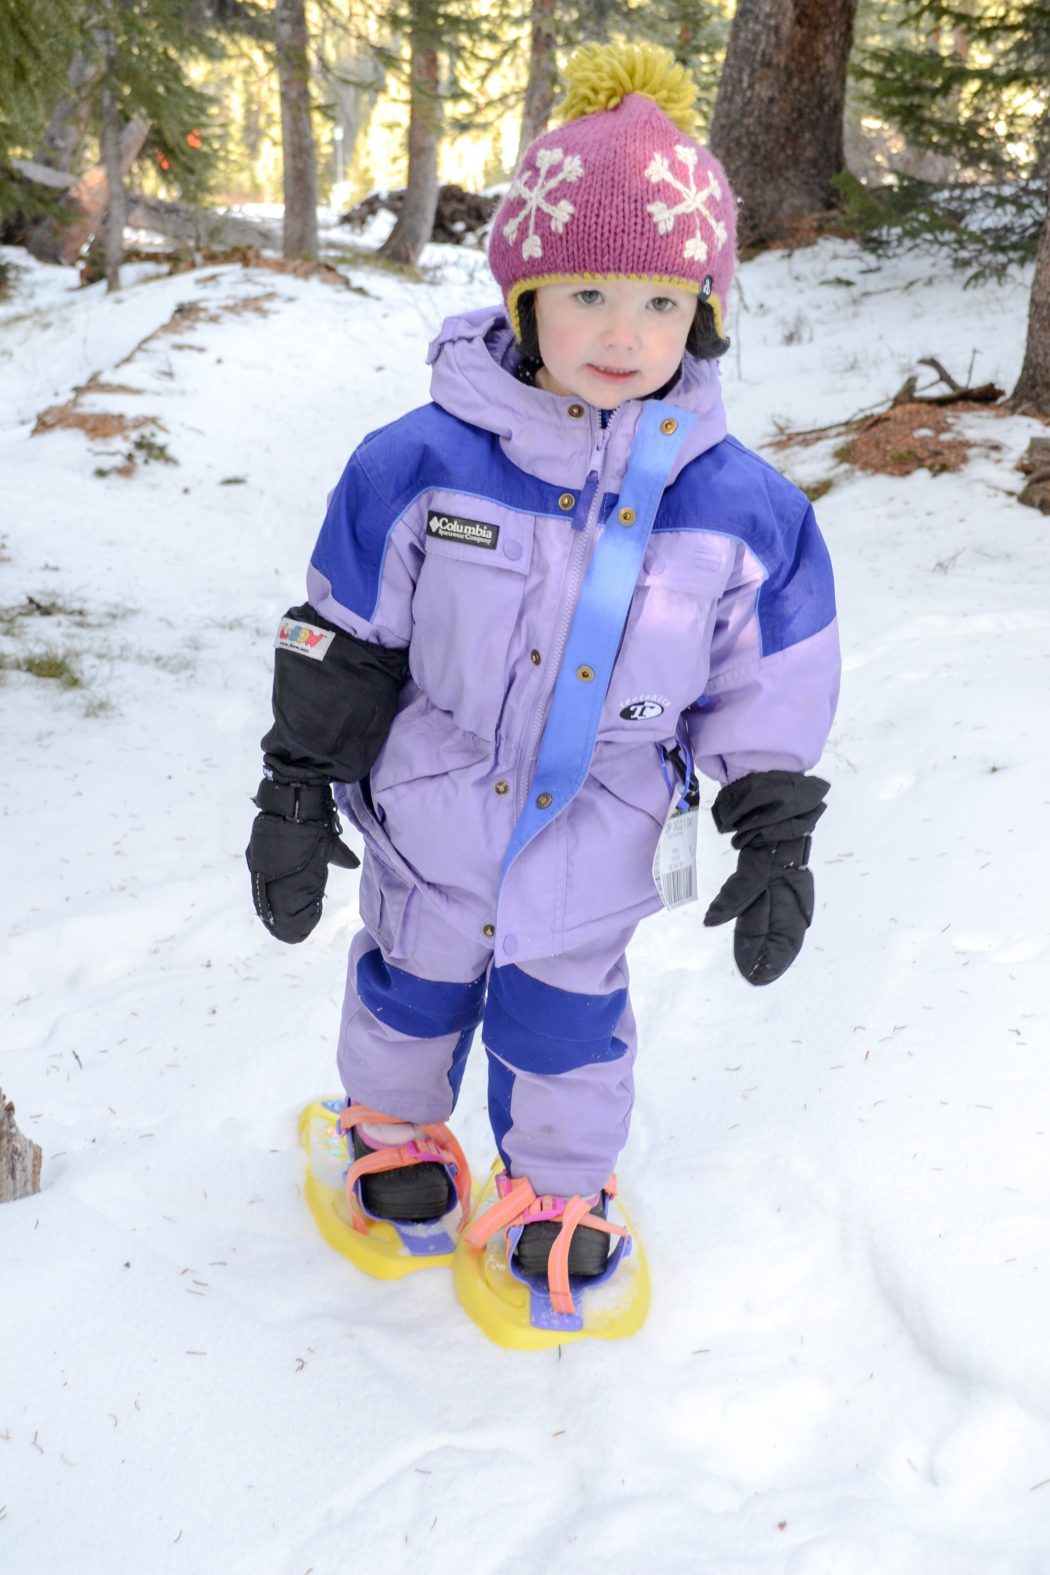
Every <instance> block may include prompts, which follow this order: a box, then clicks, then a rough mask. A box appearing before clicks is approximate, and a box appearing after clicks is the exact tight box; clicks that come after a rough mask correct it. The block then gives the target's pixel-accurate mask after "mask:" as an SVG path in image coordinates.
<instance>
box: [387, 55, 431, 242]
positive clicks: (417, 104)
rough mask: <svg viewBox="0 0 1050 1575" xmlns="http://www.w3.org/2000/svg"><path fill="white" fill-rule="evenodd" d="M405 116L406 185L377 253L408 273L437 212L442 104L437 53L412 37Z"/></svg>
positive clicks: (428, 236) (427, 238)
mask: <svg viewBox="0 0 1050 1575" xmlns="http://www.w3.org/2000/svg"><path fill="white" fill-rule="evenodd" d="M411 95H412V96H411V101H410V107H409V114H408V184H407V186H406V188H405V201H404V206H403V207H402V209H401V212H400V214H399V215H398V220H397V223H396V224H395V225H394V228H393V229H392V230H391V232H390V234H389V235H388V236H387V238H386V240H385V241H384V242H383V245H382V246H381V247H380V249H379V255H380V257H385V258H386V260H387V261H388V262H393V263H399V264H400V265H401V266H402V267H405V268H411V267H413V266H414V265H415V263H417V262H418V260H419V254H420V252H421V251H422V250H423V247H424V246H425V245H426V244H427V241H429V239H430V235H431V231H432V230H433V228H434V215H435V213H436V212H437V199H438V179H437V152H438V141H439V139H440V124H441V105H440V100H439V99H438V57H437V50H436V49H432V48H430V47H429V44H428V43H426V44H425V43H424V42H423V40H422V38H421V36H420V34H419V33H418V32H414V33H413V35H412V89H411Z"/></svg>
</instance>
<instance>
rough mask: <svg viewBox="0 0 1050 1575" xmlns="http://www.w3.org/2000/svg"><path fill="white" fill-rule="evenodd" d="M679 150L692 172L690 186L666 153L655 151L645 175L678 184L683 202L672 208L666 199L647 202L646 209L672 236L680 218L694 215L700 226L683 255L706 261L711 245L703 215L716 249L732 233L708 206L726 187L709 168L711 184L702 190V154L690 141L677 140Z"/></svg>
mask: <svg viewBox="0 0 1050 1575" xmlns="http://www.w3.org/2000/svg"><path fill="white" fill-rule="evenodd" d="M675 152H676V153H677V155H678V157H679V158H680V159H681V161H682V163H683V164H684V165H685V166H686V169H687V171H688V180H689V184H688V185H686V183H685V181H683V180H681V179H680V178H679V177H678V176H677V175H676V174H675V173H674V171H673V170H672V168H671V166H670V163H669V162H668V159H667V155H666V154H665V153H654V154H653V157H652V160H651V162H650V164H649V167H648V169H647V170H646V172H645V175H646V179H647V180H650V181H652V183H653V185H654V186H658V185H661V184H663V183H664V182H666V183H667V184H668V185H669V186H672V187H674V189H675V191H676V192H678V194H679V197H680V198H681V201H680V202H678V203H676V204H675V206H674V207H673V208H672V207H669V206H668V204H667V203H666V202H650V203H647V204H646V212H647V213H648V214H649V215H650V217H651V218H652V220H653V223H654V224H655V225H656V228H657V229H658V230H659V232H660V234H661V235H669V234H670V233H671V231H672V230H673V229H674V226H675V220H676V219H679V218H681V219H682V220H683V221H684V220H685V219H687V217H688V215H689V214H693V215H694V217H695V221H696V229H695V233H694V234H692V235H689V236H687V237H686V241H685V246H684V248H683V255H684V256H686V257H695V258H696V259H697V261H698V262H706V261H707V259H708V257H709V255H710V252H711V248H710V247H709V246H708V244H707V241H706V240H705V239H704V236H703V233H702V231H701V228H700V215H701V214H702V215H703V217H704V218H705V219H706V221H707V223H708V224H709V225H710V228H711V233H712V234H713V236H714V242H715V250H716V251H719V252H720V251H721V250H722V247H723V246H724V245H725V243H726V237H727V235H728V233H729V232H728V230H727V229H726V226H725V224H724V223H723V221H722V220H721V219H720V218H718V216H717V215H716V214H714V213H712V211H711V209H710V208H709V207H707V206H705V205H706V204H707V203H709V201H710V200H711V199H712V198H714V199H715V201H717V200H718V199H719V198H720V197H721V196H722V188H721V186H720V185H719V183H718V181H717V179H716V178H715V174H714V171H713V170H708V172H707V185H706V186H705V187H704V189H703V190H702V191H701V190H700V188H699V187H698V186H697V184H696V163H697V158H698V153H697V149H696V148H691V147H689V146H688V145H687V144H683V143H676V144H675Z"/></svg>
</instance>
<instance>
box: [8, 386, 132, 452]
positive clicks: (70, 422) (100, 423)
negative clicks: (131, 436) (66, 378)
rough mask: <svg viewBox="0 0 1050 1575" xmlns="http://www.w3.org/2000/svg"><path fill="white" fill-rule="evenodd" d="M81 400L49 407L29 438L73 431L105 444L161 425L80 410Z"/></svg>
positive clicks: (38, 418)
mask: <svg viewBox="0 0 1050 1575" xmlns="http://www.w3.org/2000/svg"><path fill="white" fill-rule="evenodd" d="M96 392H97V390H96ZM79 397H80V395H79V394H74V396H73V398H72V399H69V400H67V401H66V403H65V404H64V405H49V406H48V408H47V409H46V410H42V411H41V412H40V414H39V415H38V416H37V418H36V425H35V426H34V427H33V430H32V432H31V433H30V434H29V435H30V437H41V436H42V435H43V434H44V433H45V432H58V431H59V430H61V429H63V428H67V429H68V428H72V429H73V430H74V431H76V432H83V433H84V434H85V435H86V436H87V437H89V438H96V439H100V440H105V439H108V438H116V437H125V436H126V435H127V433H129V432H134V431H137V429H138V428H139V427H159V426H160V425H161V423H160V422H159V421H158V420H157V418H156V417H155V416H122V415H118V414H116V413H115V412H112V413H111V412H107V411H102V410H80V409H78V408H77V400H78V399H79Z"/></svg>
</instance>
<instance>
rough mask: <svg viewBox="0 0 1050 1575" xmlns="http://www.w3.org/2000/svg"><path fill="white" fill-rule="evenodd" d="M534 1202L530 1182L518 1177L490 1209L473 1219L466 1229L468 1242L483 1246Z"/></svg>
mask: <svg viewBox="0 0 1050 1575" xmlns="http://www.w3.org/2000/svg"><path fill="white" fill-rule="evenodd" d="M536 1202H538V1199H537V1197H536V1194H535V1193H534V1192H533V1190H532V1184H531V1183H530V1182H529V1181H528V1180H527V1179H526V1178H525V1177H524V1176H521V1177H519V1179H518V1180H517V1181H515V1182H513V1183H512V1185H511V1187H510V1189H509V1190H508V1191H507V1192H506V1193H505V1194H504V1195H503V1197H502V1198H501V1199H500V1200H499V1202H498V1203H494V1204H493V1205H492V1207H491V1208H490V1209H486V1210H485V1212H484V1214H483V1215H482V1216H481V1218H480V1219H477V1220H475V1221H474V1223H473V1225H472V1226H471V1227H470V1229H469V1230H468V1231H467V1241H468V1243H469V1244H470V1246H472V1247H484V1245H485V1243H486V1242H487V1241H490V1240H491V1239H492V1237H493V1236H495V1234H496V1232H497V1231H498V1230H503V1229H504V1228H505V1227H506V1226H508V1225H513V1224H515V1223H516V1222H517V1220H518V1218H519V1216H520V1215H522V1214H524V1213H526V1211H527V1210H528V1209H530V1208H531V1207H532V1205H533V1204H534V1203H536Z"/></svg>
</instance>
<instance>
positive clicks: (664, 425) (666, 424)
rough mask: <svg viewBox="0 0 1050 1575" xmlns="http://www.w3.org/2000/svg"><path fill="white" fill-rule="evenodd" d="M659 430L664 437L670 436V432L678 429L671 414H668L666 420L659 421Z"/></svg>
mask: <svg viewBox="0 0 1050 1575" xmlns="http://www.w3.org/2000/svg"><path fill="white" fill-rule="evenodd" d="M660 431H661V432H662V433H663V435H664V437H670V436H671V433H672V432H677V431H678V422H677V421H676V420H675V419H674V417H673V416H668V417H667V420H666V421H661V422H660Z"/></svg>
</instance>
